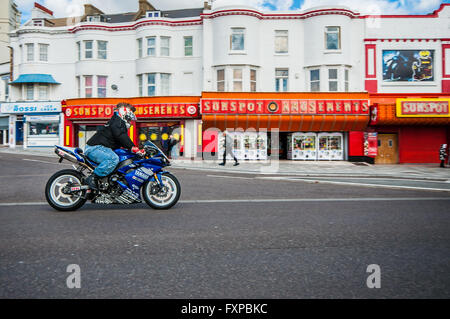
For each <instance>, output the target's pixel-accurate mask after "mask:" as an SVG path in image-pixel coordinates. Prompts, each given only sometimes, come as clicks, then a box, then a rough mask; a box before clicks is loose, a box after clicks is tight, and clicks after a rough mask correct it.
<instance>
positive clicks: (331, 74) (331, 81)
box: [328, 69, 338, 92]
mask: <svg viewBox="0 0 450 319" xmlns="http://www.w3.org/2000/svg"><path fill="white" fill-rule="evenodd" d="M337 90H338V70H337V69H328V91H330V92H336V91H337Z"/></svg>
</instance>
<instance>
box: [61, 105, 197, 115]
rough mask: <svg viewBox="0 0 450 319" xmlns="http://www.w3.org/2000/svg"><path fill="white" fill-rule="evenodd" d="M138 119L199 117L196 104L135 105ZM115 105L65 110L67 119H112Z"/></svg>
mask: <svg viewBox="0 0 450 319" xmlns="http://www.w3.org/2000/svg"><path fill="white" fill-rule="evenodd" d="M133 106H134V107H135V108H136V112H135V114H136V117H137V118H152V117H155V118H160V117H198V116H199V114H198V105H197V104H195V103H174V104H163V103H158V104H134V105H133ZM115 107H116V106H115V105H68V106H66V107H65V108H64V114H65V115H66V117H67V118H110V117H111V116H112V115H113V114H114V108H115Z"/></svg>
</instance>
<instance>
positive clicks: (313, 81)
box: [309, 68, 320, 92]
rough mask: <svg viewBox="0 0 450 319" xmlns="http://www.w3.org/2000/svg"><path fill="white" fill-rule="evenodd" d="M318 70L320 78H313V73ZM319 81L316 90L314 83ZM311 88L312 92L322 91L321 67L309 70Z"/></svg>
mask: <svg viewBox="0 0 450 319" xmlns="http://www.w3.org/2000/svg"><path fill="white" fill-rule="evenodd" d="M316 71H317V74H318V79H317V80H313V77H312V73H313V72H316ZM316 83H317V88H318V89H317V90H314V89H313V84H316ZM309 90H310V92H320V68H319V69H310V70H309Z"/></svg>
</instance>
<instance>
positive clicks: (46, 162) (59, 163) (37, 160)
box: [22, 158, 71, 165]
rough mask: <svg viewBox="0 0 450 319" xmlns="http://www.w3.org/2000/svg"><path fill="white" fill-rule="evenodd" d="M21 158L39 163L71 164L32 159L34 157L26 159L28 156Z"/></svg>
mask: <svg viewBox="0 0 450 319" xmlns="http://www.w3.org/2000/svg"><path fill="white" fill-rule="evenodd" d="M22 160H24V161H29V162H39V163H45V164H52V165H55V164H58V165H71V164H67V163H59V162H57V161H56V162H48V161H41V160H34V159H28V158H22Z"/></svg>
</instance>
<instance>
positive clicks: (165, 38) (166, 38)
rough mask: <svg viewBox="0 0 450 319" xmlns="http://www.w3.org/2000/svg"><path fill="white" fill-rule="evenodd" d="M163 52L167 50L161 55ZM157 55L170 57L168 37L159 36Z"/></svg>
mask: <svg viewBox="0 0 450 319" xmlns="http://www.w3.org/2000/svg"><path fill="white" fill-rule="evenodd" d="M164 40H167V47H165V46H163V43H164ZM163 50H167V54H163V52H164V51H163ZM159 55H160V56H164V57H169V56H170V37H168V36H160V42H159Z"/></svg>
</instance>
